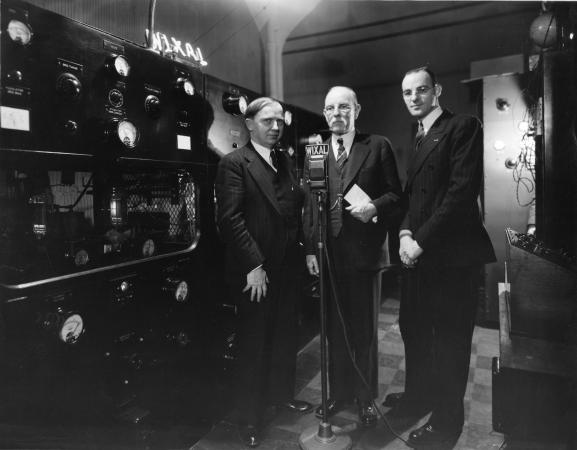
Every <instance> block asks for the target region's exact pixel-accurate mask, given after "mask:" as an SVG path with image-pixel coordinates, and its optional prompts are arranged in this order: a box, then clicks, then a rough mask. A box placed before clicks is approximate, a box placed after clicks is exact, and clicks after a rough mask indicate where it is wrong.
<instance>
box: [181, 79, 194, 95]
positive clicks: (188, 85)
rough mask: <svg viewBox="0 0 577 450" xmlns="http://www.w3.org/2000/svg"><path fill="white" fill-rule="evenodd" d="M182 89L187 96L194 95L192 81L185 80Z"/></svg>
mask: <svg viewBox="0 0 577 450" xmlns="http://www.w3.org/2000/svg"><path fill="white" fill-rule="evenodd" d="M182 89H184V93H185V94H186V95H194V84H192V81H190V80H184V81H183V82H182Z"/></svg>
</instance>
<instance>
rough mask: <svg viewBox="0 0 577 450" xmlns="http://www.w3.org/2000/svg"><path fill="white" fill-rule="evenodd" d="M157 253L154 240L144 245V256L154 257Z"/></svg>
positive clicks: (148, 240)
mask: <svg viewBox="0 0 577 450" xmlns="http://www.w3.org/2000/svg"><path fill="white" fill-rule="evenodd" d="M155 252H156V246H155V245H154V241H153V240H152V239H147V240H146V241H144V243H143V244H142V256H152V255H154V253H155Z"/></svg>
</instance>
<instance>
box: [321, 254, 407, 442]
mask: <svg viewBox="0 0 577 450" xmlns="http://www.w3.org/2000/svg"><path fill="white" fill-rule="evenodd" d="M323 248H324V257H325V260H326V262H327V264H326V266H327V268H328V272H329V283H330V285H331V291H332V294H333V300H334V302H335V306H336V310H337V313H338V316H339V321H340V323H341V328H342V330H343V337H344V339H345V344H346V347H347V353H348V355H349V358H350V359H351V362H352V364H353V367H354V369H355V371H356V372H357V375H358V376H359V378H360V379H361V381H362V382H363V384H364V385H365V387H366V388H367V390H369V391H371V387H370V386H369V383H368V382H367V380H366V379H365V377H364V375H363V373H362V372H361V369H360V368H359V366H358V365H357V363H356V361H355V357H354V355H353V350H352V348H351V343H350V341H349V337H348V334H347V331H346V325H345V319H344V317H343V313H342V310H341V306H340V302H339V298H338V294H337V289H336V287H335V283H334V280H335V277H334V274H333V271H332V267H331V263H330V259H329V254H328V250H327V246H326V245H325V246H324V247H323ZM323 313H324V311H323ZM371 403H372V405H373V407H374V408H375V410H376V411H377V413H378V415H379V417H380V418H381V419H382V420H383V422H384V423H385V425H386V426H387V428H388V429H389V430H390V432H391V433H392V434H393V435H394V436H395V437H396V438H397V439H399V440H400V441H402V442H403V443H404V444H405V445H407V446H408V445H409V444H408V441H407V440H406V439H405V438H403V437H402V436H401V435H400V434H399V433H398V432H397V431H395V429H394V428H393V427H392V426H391V424H390V423H389V421H388V420H387V418H386V417H385V415H384V414H383V413H382V412H381V410H380V409H379V407H378V406H377V404H376V403H375V401H374V400H371Z"/></svg>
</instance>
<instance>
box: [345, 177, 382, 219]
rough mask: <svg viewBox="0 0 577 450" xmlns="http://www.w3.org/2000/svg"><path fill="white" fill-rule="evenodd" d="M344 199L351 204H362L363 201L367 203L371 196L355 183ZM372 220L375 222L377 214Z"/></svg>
mask: <svg viewBox="0 0 577 450" xmlns="http://www.w3.org/2000/svg"><path fill="white" fill-rule="evenodd" d="M344 199H345V200H346V201H347V202H349V204H351V205H353V206H357V205H362V204H363V203H369V202H370V201H371V197H369V196H368V194H367V193H366V192H365V191H363V190H362V189H361V188H360V187H359V185H358V184H356V183H355V184H354V185H353V187H351V188H350V189H349V190H348V192H347V193H346V194H345V196H344ZM372 221H373V223H377V216H375V217H373V219H372Z"/></svg>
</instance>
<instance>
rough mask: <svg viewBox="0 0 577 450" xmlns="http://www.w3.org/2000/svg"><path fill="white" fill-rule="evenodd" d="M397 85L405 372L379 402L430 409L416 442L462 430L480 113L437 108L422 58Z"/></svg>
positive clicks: (474, 271) (405, 409) (485, 257)
mask: <svg viewBox="0 0 577 450" xmlns="http://www.w3.org/2000/svg"><path fill="white" fill-rule="evenodd" d="M402 92H403V99H404V100H405V103H406V106H407V109H408V110H409V113H410V114H411V115H412V116H413V117H415V118H417V119H418V121H419V123H418V127H419V131H418V133H417V141H416V144H415V150H414V152H413V154H412V155H411V157H410V158H409V163H408V174H407V183H406V186H405V195H406V196H407V198H408V209H407V212H406V215H405V217H404V219H403V221H402V223H401V227H400V231H399V238H400V250H399V255H400V257H401V261H402V263H403V264H404V265H405V267H407V269H406V270H405V273H404V281H403V294H402V299H401V309H400V318H399V321H400V327H401V334H402V337H403V341H404V344H405V357H406V359H405V361H406V379H405V392H404V393H403V394H392V395H389V396H388V397H387V398H386V400H385V404H387V403H388V404H389V405H391V404H394V408H393V409H392V410H391V411H390V412H389V414H390V415H391V416H392V417H408V416H423V415H425V414H426V413H427V412H428V411H430V410H432V414H431V417H430V418H429V421H428V422H427V423H426V424H425V425H424V426H422V427H420V428H418V429H416V430H414V431H412V432H411V433H410V435H409V444H410V445H412V446H416V447H418V446H423V445H425V446H426V445H433V444H439V443H442V442H445V441H450V440H455V441H456V439H458V437H459V435H460V433H461V430H462V427H463V422H464V408H463V397H464V395H465V388H466V386H467V378H468V371H469V360H470V356H471V338H472V334H473V329H474V325H475V314H476V310H477V301H478V296H479V292H478V289H479V281H480V274H481V271H482V267H483V265H484V264H485V263H489V262H492V261H495V254H494V252H493V247H492V245H491V242H490V240H489V236H488V234H487V232H486V231H485V228H484V227H483V221H482V216H481V212H480V210H479V205H478V197H479V192H480V189H481V183H482V177H483V134H482V127H481V123H480V122H479V120H478V119H476V118H475V117H470V116H464V115H455V114H453V113H451V112H450V111H448V110H443V109H441V107H440V106H439V96H440V95H441V86H440V85H439V84H438V83H437V82H436V79H435V76H434V74H433V73H432V72H431V71H430V70H429V69H428V68H426V67H422V68H418V69H415V70H412V71H409V72H407V74H406V75H405V77H404V79H403V83H402Z"/></svg>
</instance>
